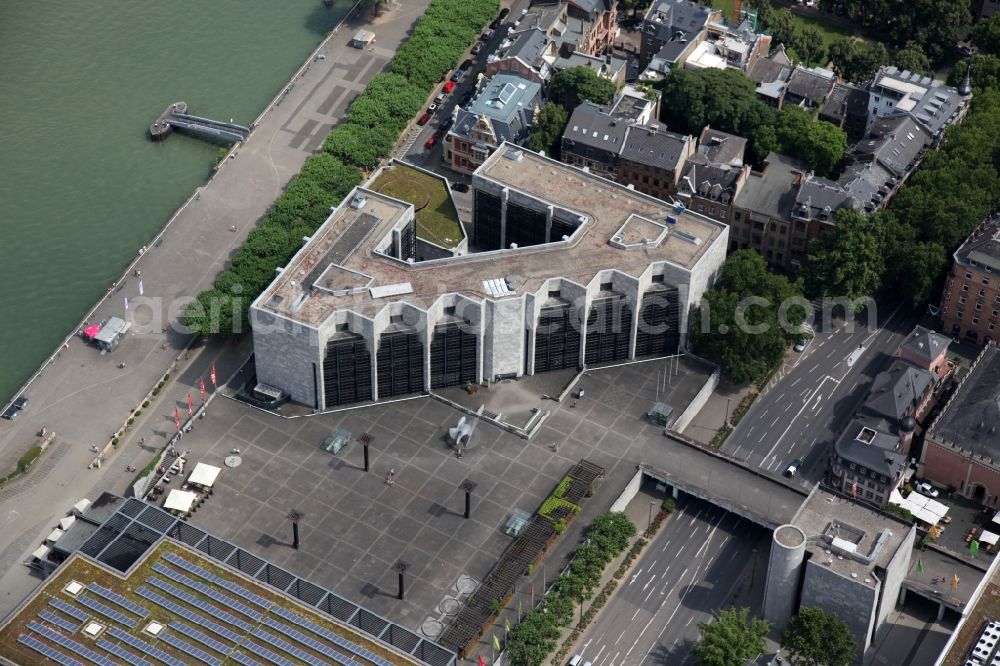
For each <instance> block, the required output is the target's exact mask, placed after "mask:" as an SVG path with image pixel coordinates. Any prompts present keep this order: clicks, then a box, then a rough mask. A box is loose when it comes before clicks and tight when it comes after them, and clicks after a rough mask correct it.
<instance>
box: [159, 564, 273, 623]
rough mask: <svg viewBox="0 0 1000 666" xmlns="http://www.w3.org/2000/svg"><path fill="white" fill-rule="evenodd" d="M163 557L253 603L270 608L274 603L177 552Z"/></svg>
mask: <svg viewBox="0 0 1000 666" xmlns="http://www.w3.org/2000/svg"><path fill="white" fill-rule="evenodd" d="M163 559H165V560H167V561H168V562H170V563H171V564H176V565H177V566H179V567H180V568H181V569H184V570H185V571H187V572H188V573H191V574H194V575H195V576H199V577H201V578H204V579H205V580H207V581H208V582H210V583H215V584H216V585H218V586H219V587H221V588H223V589H225V590H226V591H227V592H232V593H233V594H235V595H236V596H238V597H243V598H244V599H246V600H247V601H249V602H250V603H252V604H254V605H256V606H260V607H261V608H264V609H268V608H270V607H271V606H273V605H274V604H273V603H272V602H271V601H269V600H267V599H265V598H264V597H262V596H260V595H259V594H254V593H253V592H251V591H250V590H248V589H246V588H245V587H243V586H242V585H238V584H236V583H234V582H232V581H229V580H226V579H225V578H221V577H219V576H216V575H215V574H213V573H212V572H211V571H208V570H207V569H204V568H202V567H199V566H198V565H197V564H192V563H190V562H188V561H187V560H185V559H184V558H183V557H180V556H178V555H175V554H173V553H171V552H166V553H164V554H163Z"/></svg>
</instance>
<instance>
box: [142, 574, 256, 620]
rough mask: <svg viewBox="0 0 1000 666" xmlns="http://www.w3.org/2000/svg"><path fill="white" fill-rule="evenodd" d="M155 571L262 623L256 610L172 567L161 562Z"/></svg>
mask: <svg viewBox="0 0 1000 666" xmlns="http://www.w3.org/2000/svg"><path fill="white" fill-rule="evenodd" d="M153 571H156V572H157V573H159V574H162V575H164V576H166V577H167V578H169V579H170V580H172V581H174V582H175V583H180V584H181V585H184V586H186V587H189V588H191V589H192V590H195V591H196V592H201V593H202V594H204V595H205V596H206V597H208V598H210V599H212V600H214V601H218V602H219V603H220V604H222V605H223V606H225V607H226V608H229V609H231V610H234V611H236V612H237V613H242V614H243V615H246V616H247V617H248V618H250V619H251V620H253V621H254V622H260V620H261V617H262V616H261V614H260V613H258V612H257V611H255V610H254V609H252V608H250V607H249V606H247V605H246V604H242V603H240V602H239V601H236V600H235V599H233V598H232V597H230V596H228V595H225V594H222V593H221V592H219V591H218V590H216V589H215V588H212V587H210V586H208V585H205V584H204V583H199V582H198V581H196V580H192V579H190V578H188V577H187V576H185V575H184V574H182V573H178V572H176V571H174V570H173V569H171V568H170V567H167V566H164V565H163V564H160V563H159V562H157V563H156V564H154V565H153Z"/></svg>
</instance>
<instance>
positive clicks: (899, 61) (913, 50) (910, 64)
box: [892, 40, 933, 76]
mask: <svg viewBox="0 0 1000 666" xmlns="http://www.w3.org/2000/svg"><path fill="white" fill-rule="evenodd" d="M892 64H894V65H895V66H896V67H898V68H899V69H905V70H909V71H911V72H916V73H917V74H923V75H925V76H926V75H928V74H933V68H932V67H931V60H930V58H928V57H927V54H926V53H924V50H923V49H922V48H920V44H918V43H916V42H914V41H912V40H911V41H909V42H907V43H906V46H904V47H903V48H901V49H899V50H898V51H896V53H895V54H893V56H892Z"/></svg>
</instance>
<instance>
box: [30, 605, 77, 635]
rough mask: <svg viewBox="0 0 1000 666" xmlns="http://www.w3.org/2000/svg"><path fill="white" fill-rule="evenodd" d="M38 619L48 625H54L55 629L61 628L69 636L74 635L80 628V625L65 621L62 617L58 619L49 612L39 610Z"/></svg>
mask: <svg viewBox="0 0 1000 666" xmlns="http://www.w3.org/2000/svg"><path fill="white" fill-rule="evenodd" d="M38 617H40V618H42V619H43V620H45V621H46V622H48V623H50V624H54V625H56V626H57V627H61V628H63V629H65V630H66V631H68V632H69V633H71V634H75V633H76V630H77V629H79V628H80V625H78V624H73V623H72V622H70V621H69V620H67V619H65V618H63V617H60V616H59V615H56V614H55V613H53V612H51V611H47V610H40V611H38Z"/></svg>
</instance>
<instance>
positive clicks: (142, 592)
mask: <svg viewBox="0 0 1000 666" xmlns="http://www.w3.org/2000/svg"><path fill="white" fill-rule="evenodd" d="M135 593H136V594H138V595H139V596H140V597H142V598H144V599H149V600H150V601H152V602H153V603H154V604H156V605H158V606H162V607H163V608H165V609H167V610H168V611H170V612H171V613H173V614H174V615H180V616H181V617H182V618H184V619H185V620H188V621H190V622H194V623H195V624H197V625H198V626H201V627H205V628H206V629H208V630H209V631H213V632H215V633H216V634H218V635H219V636H222V637H223V638H227V639H229V640H231V641H233V642H234V643H239V642H240V641H241V640H243V637H242V636H240V635H239V634H237V633H236V632H235V631H231V630H230V629H227V628H226V627H223V626H222V625H220V624H216V623H215V622H211V621H209V620H206V619H205V618H203V617H202V616H201V615H198V614H197V613H194V612H192V611H190V610H188V609H187V608H184V607H183V606H181V605H180V604H175V603H174V602H173V601H171V600H170V599H167V598H164V597H161V596H160V595H159V594H157V593H156V592H153V591H152V590H150V589H149V588H147V587H143V586H141V585H140V586H139V587H137V588H136V589H135Z"/></svg>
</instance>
